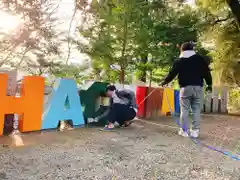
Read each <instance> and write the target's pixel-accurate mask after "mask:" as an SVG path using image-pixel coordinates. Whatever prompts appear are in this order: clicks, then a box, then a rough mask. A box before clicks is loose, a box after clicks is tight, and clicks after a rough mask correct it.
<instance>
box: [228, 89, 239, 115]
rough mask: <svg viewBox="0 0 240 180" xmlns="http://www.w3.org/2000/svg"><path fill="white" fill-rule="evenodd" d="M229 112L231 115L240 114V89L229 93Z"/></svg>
mask: <svg viewBox="0 0 240 180" xmlns="http://www.w3.org/2000/svg"><path fill="white" fill-rule="evenodd" d="M228 99H229V102H228V106H229V111H230V112H231V113H240V89H232V90H231V91H229V98H228Z"/></svg>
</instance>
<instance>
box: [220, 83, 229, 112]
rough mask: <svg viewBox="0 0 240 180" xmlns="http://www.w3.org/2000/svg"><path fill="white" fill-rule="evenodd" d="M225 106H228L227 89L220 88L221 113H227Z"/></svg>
mask: <svg viewBox="0 0 240 180" xmlns="http://www.w3.org/2000/svg"><path fill="white" fill-rule="evenodd" d="M227 104H228V88H227V87H222V89H221V108H220V109H221V113H227V112H228V110H227Z"/></svg>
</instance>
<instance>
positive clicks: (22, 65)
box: [0, 0, 63, 75]
mask: <svg viewBox="0 0 240 180" xmlns="http://www.w3.org/2000/svg"><path fill="white" fill-rule="evenodd" d="M0 7H1V10H2V11H5V12H6V13H8V14H11V15H14V16H17V17H19V18H20V19H21V23H20V24H19V26H18V27H17V28H16V29H15V30H14V32H10V33H4V32H1V35H2V38H1V40H0V44H1V46H0V66H10V67H14V68H18V69H20V70H23V71H28V72H29V73H31V74H35V75H42V74H44V73H48V72H50V71H49V70H50V69H51V68H53V67H54V66H55V65H56V66H57V65H58V64H59V59H60V55H61V54H62V53H63V52H62V50H61V48H60V45H61V43H62V40H61V39H60V38H59V36H60V35H61V33H57V32H56V31H54V27H55V26H56V25H57V24H58V23H59V22H58V21H57V19H56V18H55V17H53V14H54V12H55V10H56V9H57V6H56V5H55V4H51V3H50V2H48V1H40V0H25V1H15V0H8V1H6V0H0Z"/></svg>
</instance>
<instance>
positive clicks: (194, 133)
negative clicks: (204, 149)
mask: <svg viewBox="0 0 240 180" xmlns="http://www.w3.org/2000/svg"><path fill="white" fill-rule="evenodd" d="M191 137H193V138H198V137H199V129H196V130H191Z"/></svg>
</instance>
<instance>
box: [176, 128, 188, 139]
mask: <svg viewBox="0 0 240 180" xmlns="http://www.w3.org/2000/svg"><path fill="white" fill-rule="evenodd" d="M178 135H179V136H183V137H188V133H187V132H184V131H183V129H180V130H179V131H178Z"/></svg>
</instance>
